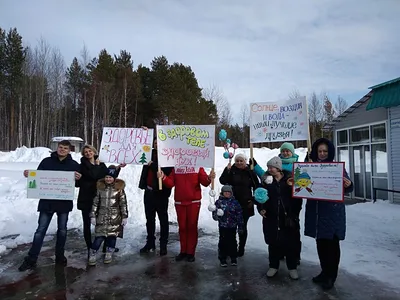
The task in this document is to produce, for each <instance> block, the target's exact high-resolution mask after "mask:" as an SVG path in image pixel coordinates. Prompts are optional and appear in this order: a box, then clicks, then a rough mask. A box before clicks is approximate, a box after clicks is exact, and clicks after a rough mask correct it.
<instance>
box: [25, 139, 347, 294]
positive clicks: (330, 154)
mask: <svg viewBox="0 0 400 300" xmlns="http://www.w3.org/2000/svg"><path fill="white" fill-rule="evenodd" d="M70 147H71V145H70V143H69V141H61V142H60V143H59V144H58V148H57V151H55V152H53V153H52V154H51V156H50V157H48V158H45V159H44V160H43V161H42V162H41V163H40V164H39V166H38V170H60V171H75V180H76V186H77V187H80V191H79V195H78V205H77V207H78V209H79V210H81V211H82V221H83V232H84V239H85V242H86V246H87V249H88V264H89V265H95V264H96V261H97V251H98V250H99V249H100V247H101V244H102V243H103V244H104V246H103V252H104V253H105V257H104V262H105V263H109V262H111V261H112V255H113V253H114V252H117V251H118V248H117V247H116V240H117V237H120V238H122V237H123V228H124V226H125V225H126V224H127V218H128V205H127V199H126V195H125V191H124V187H125V183H124V181H123V180H121V179H118V175H119V172H120V170H121V168H123V167H124V166H125V165H124V164H121V165H118V166H109V167H107V166H106V165H105V164H104V163H102V162H100V161H99V160H98V156H97V151H96V149H95V148H94V147H92V146H90V145H86V146H85V147H84V148H83V150H82V159H81V164H78V163H77V162H75V161H74V160H73V159H72V157H71V155H70ZM334 156H335V149H334V146H333V144H332V143H331V142H330V141H329V140H327V139H319V140H317V141H316V142H315V143H314V144H313V146H312V149H311V153H309V154H307V157H306V160H308V161H312V162H332V161H333V160H334ZM298 158H299V157H298V155H297V154H296V153H295V149H294V146H293V144H291V143H284V144H283V145H282V146H281V148H280V155H279V156H277V157H273V158H272V159H270V160H269V161H268V162H267V164H266V165H267V170H263V168H262V167H261V165H260V164H259V163H258V162H257V161H256V160H255V159H254V158H253V159H250V160H248V159H247V157H246V156H245V155H244V154H242V153H239V154H237V155H236V156H235V157H234V163H233V164H231V163H229V164H228V165H227V166H226V168H225V169H224V171H223V173H222V174H221V176H220V178H219V181H220V183H221V184H222V185H223V186H222V189H221V193H220V195H219V197H218V199H217V200H216V201H215V203H214V204H213V205H210V206H209V210H210V211H211V212H212V217H213V219H214V220H216V221H218V224H219V243H218V259H219V261H220V265H221V267H227V265H228V264H227V259H228V258H230V263H231V265H233V266H236V265H237V263H238V261H237V258H238V257H241V256H243V255H244V254H245V246H246V241H247V235H248V232H247V223H248V220H249V218H250V217H251V216H254V215H255V208H257V210H258V212H259V214H260V215H261V216H262V226H263V233H264V240H265V243H266V244H267V245H268V252H269V270H268V272H267V276H268V277H274V276H275V275H276V274H277V272H278V270H279V264H280V261H281V260H283V259H285V260H286V265H287V268H288V270H289V276H290V277H291V278H292V279H294V280H296V279H298V278H299V275H298V272H297V267H298V265H299V264H300V253H301V238H300V237H301V234H300V211H301V209H302V203H303V200H302V199H297V198H293V197H292V185H293V174H292V169H293V167H292V165H293V163H294V162H297V161H298ZM251 165H252V166H251ZM24 176H25V177H27V176H28V171H24ZM215 177H216V174H215V172H214V171H213V170H212V171H211V172H210V173H209V174H207V173H206V172H205V170H204V168H198V170H197V173H190V174H186V173H179V172H178V169H174V168H161V169H159V166H158V162H157V140H156V139H154V148H153V151H152V156H151V161H150V162H149V163H148V164H147V165H144V166H143V169H142V173H141V177H140V182H139V188H140V189H142V190H144V208H145V215H146V230H147V239H146V244H145V245H144V247H142V248H141V249H140V253H141V254H145V253H149V252H154V251H155V249H156V237H155V229H156V216H157V215H158V218H159V221H160V239H159V243H160V244H159V247H160V251H159V253H160V256H163V255H166V254H167V244H168V237H169V221H168V203H169V197H170V195H171V190H172V188H175V192H174V200H175V201H174V204H175V210H176V214H177V220H178V227H179V240H180V252H179V254H178V255H177V256H176V257H175V260H176V261H182V260H186V261H188V262H194V261H195V252H196V246H197V241H198V219H199V212H200V206H201V198H202V193H201V186H204V187H207V186H209V185H210V184H211V182H212V181H213V180H214V179H215ZM160 181H161V183H162V189H159V182H160ZM343 186H344V189H345V192H346V193H348V192H351V190H352V188H353V183H352V182H351V180H350V179H349V177H348V175H347V173H345V178H343ZM72 208H73V203H72V201H69V200H66V201H57V200H45V199H41V200H40V201H39V205H38V211H39V220H38V228H37V230H36V232H35V234H34V238H33V243H32V246H31V249H30V250H29V253H28V255H27V256H26V257H25V259H24V261H23V263H22V265H21V266H20V267H19V270H20V271H24V270H27V269H32V268H34V267H35V266H36V261H37V258H38V255H39V253H40V250H41V247H42V245H43V240H44V236H45V234H46V231H47V229H48V226H49V224H50V221H51V219H52V216H53V215H54V213H56V214H57V217H58V220H57V222H58V230H57V241H56V250H55V252H56V256H55V257H56V259H55V262H56V264H61V265H66V263H67V259H66V258H65V255H64V247H65V242H66V234H67V221H68V214H69V212H70V211H72ZM345 219H346V218H345V206H344V203H333V202H327V201H320V200H308V201H307V204H306V213H305V222H304V223H305V235H307V236H310V237H313V238H315V239H316V242H317V250H318V256H319V260H320V265H321V273H320V274H319V275H317V276H316V277H314V278H313V281H314V282H315V283H318V284H320V285H321V286H322V287H323V288H325V289H330V288H332V287H333V285H334V283H335V281H336V278H337V273H338V267H339V261H340V244H339V241H340V240H343V239H344V238H345V229H346V224H345V222H346V220H345ZM91 225H94V226H95V239H94V241H92V235H91ZM237 233H238V234H239V243H237V240H236V235H237Z"/></svg>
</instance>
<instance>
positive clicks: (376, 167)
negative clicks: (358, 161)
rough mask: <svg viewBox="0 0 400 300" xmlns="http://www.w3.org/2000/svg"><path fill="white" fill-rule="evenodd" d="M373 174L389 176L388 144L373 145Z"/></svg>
mask: <svg viewBox="0 0 400 300" xmlns="http://www.w3.org/2000/svg"><path fill="white" fill-rule="evenodd" d="M372 176H374V177H387V176H388V164H387V152H386V144H373V145H372Z"/></svg>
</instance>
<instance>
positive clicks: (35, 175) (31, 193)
mask: <svg viewBox="0 0 400 300" xmlns="http://www.w3.org/2000/svg"><path fill="white" fill-rule="evenodd" d="M27 183H28V185H27V191H28V192H27V197H28V198H32V199H51V200H74V198H75V172H70V171H42V170H30V171H29V172H28V180H27Z"/></svg>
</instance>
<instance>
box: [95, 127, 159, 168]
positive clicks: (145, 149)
mask: <svg viewBox="0 0 400 300" xmlns="http://www.w3.org/2000/svg"><path fill="white" fill-rule="evenodd" d="M153 131H154V130H153V129H148V130H145V129H142V128H115V127H104V129H103V136H102V138H101V145H100V153H99V159H100V161H101V162H105V163H111V164H121V163H125V164H132V165H144V164H147V163H148V162H149V161H150V160H151V149H152V147H153Z"/></svg>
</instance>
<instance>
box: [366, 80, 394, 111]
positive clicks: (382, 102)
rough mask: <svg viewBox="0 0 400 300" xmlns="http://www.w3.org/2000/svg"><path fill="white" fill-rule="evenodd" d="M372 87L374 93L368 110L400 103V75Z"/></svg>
mask: <svg viewBox="0 0 400 300" xmlns="http://www.w3.org/2000/svg"><path fill="white" fill-rule="evenodd" d="M370 89H372V92H373V93H372V97H371V99H370V100H369V103H368V105H367V110H371V109H374V108H378V107H385V108H389V107H393V106H398V105H400V77H399V78H396V79H393V80H389V81H386V82H384V83H381V84H377V85H374V86H372V87H370Z"/></svg>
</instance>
